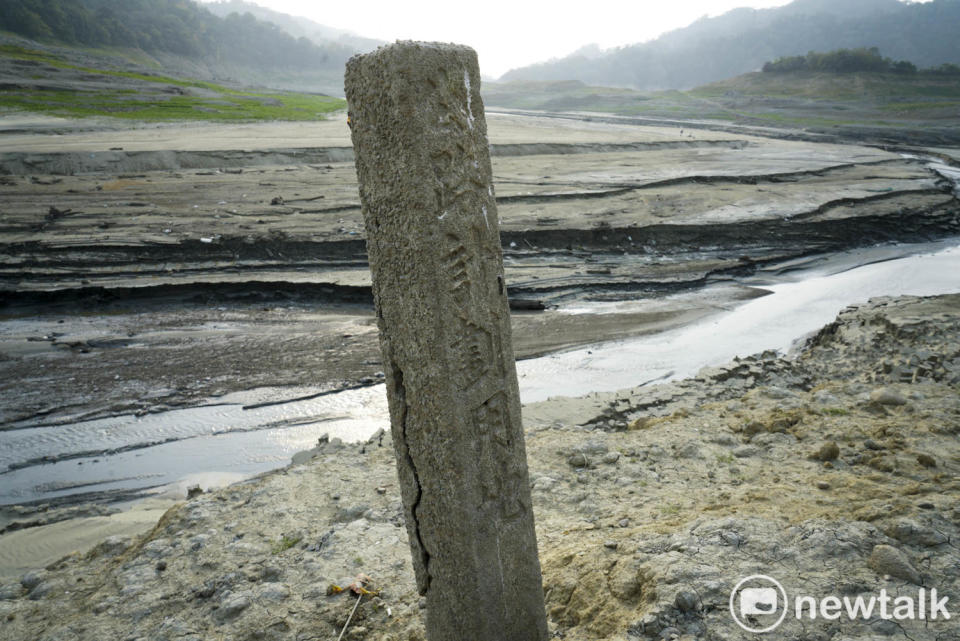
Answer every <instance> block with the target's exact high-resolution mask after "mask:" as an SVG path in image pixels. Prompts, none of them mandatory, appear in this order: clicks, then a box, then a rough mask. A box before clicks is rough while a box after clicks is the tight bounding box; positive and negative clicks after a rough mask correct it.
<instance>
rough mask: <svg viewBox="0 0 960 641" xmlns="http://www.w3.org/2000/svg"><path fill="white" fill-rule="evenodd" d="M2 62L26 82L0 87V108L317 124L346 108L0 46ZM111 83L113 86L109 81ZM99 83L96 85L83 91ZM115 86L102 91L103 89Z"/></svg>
mask: <svg viewBox="0 0 960 641" xmlns="http://www.w3.org/2000/svg"><path fill="white" fill-rule="evenodd" d="M0 58H2V59H6V60H5V61H4V62H5V63H7V64H13V65H15V66H16V67H17V68H18V70H22V73H24V75H25V76H26V78H29V81H27V79H26V78H25V80H24V82H23V84H22V86H18V87H10V88H7V87H5V88H0V108H5V109H12V110H18V111H19V110H24V111H34V112H43V113H49V114H52V115H58V116H68V117H71V116H72V117H84V116H108V117H113V118H128V119H135V120H148V121H170V120H226V121H246V120H250V121H252V120H317V119H319V118H323V117H324V115H325V114H328V113H330V112H333V111H338V110H340V109H343V108H345V107H346V102H345V101H344V100H341V99H337V98H331V97H330V96H323V95H317V94H302V93H294V92H276V93H267V92H251V91H240V90H236V89H231V88H229V87H225V86H223V85H218V84H215V83H211V82H204V81H199V80H188V79H181V78H172V77H169V76H163V75H157V74H149V73H139V72H133V71H122V70H116V69H98V68H93V67H88V66H82V65H77V64H73V63H71V62H69V61H68V60H65V59H64V58H62V57H60V56H57V55H54V54H51V53H47V52H44V51H38V50H35V49H28V48H25V47H21V46H17V45H0ZM61 71H65V72H68V75H71V76H74V77H77V78H79V79H80V80H81V82H78V83H76V87H77V88H76V89H73V88H71V89H69V90H66V89H62V88H61V89H57V88H50V87H45V86H44V81H46V80H49V81H50V82H51V83H54V84H53V85H51V86H53V87H56V86H58V85H57V83H58V82H59V83H60V84H61V85H62V84H63V83H62V82H60V81H61V80H62V79H63V76H64V74H63V73H60V72H61ZM112 80H116V81H117V82H115V83H111V81H112ZM91 83H97V85H96V87H95V88H94V87H87V86H85V85H90V84H91ZM110 84H115V85H116V87H115V88H114V87H109V88H105V86H104V85H108V86H109V85H110Z"/></svg>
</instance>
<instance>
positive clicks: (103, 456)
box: [0, 239, 960, 504]
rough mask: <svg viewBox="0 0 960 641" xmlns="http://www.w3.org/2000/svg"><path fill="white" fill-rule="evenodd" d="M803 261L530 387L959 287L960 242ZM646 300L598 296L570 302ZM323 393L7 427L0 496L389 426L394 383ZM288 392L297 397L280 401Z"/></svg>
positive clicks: (272, 451)
mask: <svg viewBox="0 0 960 641" xmlns="http://www.w3.org/2000/svg"><path fill="white" fill-rule="evenodd" d="M790 267H791V266H789V265H787V266H783V268H782V269H781V270H780V271H779V273H777V274H776V275H774V276H769V277H765V279H753V280H748V281H746V284H749V285H752V286H755V287H761V288H763V289H765V290H768V291H770V294H768V295H766V296H763V297H761V298H757V299H754V300H751V301H749V302H746V303H744V304H742V305H739V306H738V307H736V308H734V309H732V310H718V313H717V314H715V315H712V316H710V317H708V318H707V319H705V320H702V321H699V322H696V323H693V324H690V325H687V326H683V327H679V328H677V329H673V330H670V331H667V332H663V333H660V334H654V335H650V336H644V337H640V338H635V339H629V340H623V341H616V342H612V343H605V344H602V345H595V346H591V347H588V348H582V349H576V350H572V351H568V352H563V353H558V354H552V355H548V356H544V357H540V358H535V359H530V360H525V361H520V362H518V364H517V367H518V375H519V380H520V389H521V397H522V399H523V401H524V402H528V403H529V402H535V401H539V400H543V399H546V398H548V397H550V396H561V395H562V396H579V395H583V394H586V393H589V392H597V391H613V390H618V389H624V388H627V387H632V386H635V385H639V384H642V383H645V382H648V381H654V380H667V379H671V378H682V377H686V376H689V375H691V374H694V373H696V371H697V370H699V369H700V368H701V367H704V366H708V365H717V364H720V363H723V362H726V361H728V360H730V359H731V358H733V357H734V356H738V355H740V356H745V355H748V354H752V353H756V352H760V351H763V350H766V349H777V350H786V349H788V348H789V347H790V345H791V343H792V342H793V341H794V340H796V339H797V338H798V337H801V336H803V335H805V334H808V333H809V332H812V331H815V330H817V329H818V328H820V327H821V326H823V325H825V324H826V323H829V322H830V321H831V320H833V318H834V317H835V316H836V314H837V312H839V311H840V310H841V309H843V308H844V307H846V306H848V305H851V304H856V303H861V302H865V301H866V300H867V299H869V298H871V297H875V296H887V295H889V296H897V295H901V294H914V295H932V294H943V293H956V292H960V240H958V239H952V240H950V241H943V242H938V243H930V244H923V245H887V246H882V247H875V248H868V249H862V250H854V251H850V252H844V253H841V254H836V255H831V256H828V257H823V258H822V259H819V260H813V261H809V260H808V261H806V262H804V263H803V264H801V265H797V269H796V270H792V269H791V268H790ZM642 306H643V301H636V302H630V303H597V304H594V305H593V306H590V307H589V308H584V307H579V308H570V309H567V310H561V312H560V313H584V312H591V313H598V312H603V311H609V310H610V309H611V307H620V308H623V307H642ZM320 391H322V390H295V391H291V390H278V389H261V390H252V391H249V392H244V393H240V394H232V395H229V396H225V397H222V398H220V399H217V401H216V404H211V405H206V406H202V407H196V408H190V409H181V410H174V411H169V412H164V413H158V414H148V415H145V416H140V417H137V416H121V417H116V418H109V419H101V420H94V421H86V422H79V423H75V424H71V425H63V426H57V427H26V428H23V429H16V430H10V431H6V432H3V433H0V470H4V471H2V472H0V504H11V503H25V502H30V501H38V500H45V501H49V500H51V499H55V498H58V497H66V496H73V495H76V496H75V497H74V498H76V499H78V500H90V499H93V500H107V499H111V498H113V499H116V498H119V497H120V496H123V493H125V492H126V493H129V492H130V491H137V490H146V489H147V488H163V487H170V486H176V487H178V488H179V489H181V490H182V488H183V487H184V486H185V485H186V484H188V483H198V484H200V485H201V486H204V487H206V486H209V485H214V484H218V483H223V482H225V481H227V482H229V481H233V480H237V479H240V478H243V477H248V476H252V475H254V474H257V473H260V472H263V471H266V470H269V469H272V468H276V467H280V466H282V465H285V464H286V463H288V462H289V461H290V457H291V456H292V455H293V454H294V453H296V452H298V451H301V450H305V449H309V448H310V447H312V446H313V445H314V444H316V442H317V439H318V438H319V437H320V436H321V435H323V434H325V433H326V434H329V435H330V437H331V438H341V439H343V440H361V439H364V438H367V437H369V436H370V435H371V434H373V433H374V432H375V431H376V430H378V429H380V428H387V429H388V428H389V417H388V413H387V405H386V398H385V391H384V386H383V385H382V384H381V385H376V386H372V387H366V388H361V389H355V390H349V391H344V392H339V393H335V394H328V395H324V396H317V397H314V398H308V399H306V400H295V399H303V397H305V396H310V395H311V394H316V393H318V392H320ZM283 399H290V400H289V402H281V403H277V402H276V401H278V400H283ZM264 402H270V403H272V404H268V405H261V404H262V403H264ZM245 408H246V409H245ZM95 493H101V494H95Z"/></svg>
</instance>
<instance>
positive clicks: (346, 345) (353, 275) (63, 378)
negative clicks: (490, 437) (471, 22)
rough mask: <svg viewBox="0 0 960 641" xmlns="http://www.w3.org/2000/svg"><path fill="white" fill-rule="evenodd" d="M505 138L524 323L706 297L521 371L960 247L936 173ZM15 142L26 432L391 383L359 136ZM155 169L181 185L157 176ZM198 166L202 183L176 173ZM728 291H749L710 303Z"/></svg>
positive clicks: (640, 139) (886, 155) (120, 134)
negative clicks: (886, 247) (374, 320)
mask: <svg viewBox="0 0 960 641" xmlns="http://www.w3.org/2000/svg"><path fill="white" fill-rule="evenodd" d="M490 123H491V124H490V131H491V141H492V143H493V145H494V171H495V175H496V180H497V187H496V188H497V197H498V201H499V205H500V207H499V208H500V211H501V216H502V218H503V222H502V229H503V244H504V249H505V252H506V262H507V279H508V287H509V291H510V295H511V298H512V299H514V301H515V306H516V307H517V308H518V309H519V308H530V307H532V308H539V307H550V306H553V305H558V306H561V307H562V306H563V305H565V304H570V303H572V302H578V301H583V300H623V299H636V298H640V297H650V296H663V295H666V294H676V293H689V294H690V295H689V296H688V297H687V298H686V299H685V300H684V301H683V303H682V304H677V305H673V306H667V307H666V308H664V307H660V308H659V309H658V311H656V312H655V313H650V314H644V313H639V314H638V313H631V314H627V315H620V316H618V315H614V316H605V317H604V318H603V319H602V321H601V322H596V323H592V322H590V321H589V319H578V321H579V322H576V321H575V322H573V323H571V319H570V318H569V317H568V316H567V317H564V316H562V315H558V314H557V313H555V312H556V310H554V311H550V310H548V311H546V312H544V313H539V314H534V313H532V312H518V314H517V317H516V325H517V327H516V334H517V336H518V341H517V342H518V347H519V349H518V351H519V352H520V354H521V355H533V354H540V353H544V352H546V351H550V350H551V349H557V348H561V347H570V346H575V345H583V344H589V343H591V342H596V341H599V340H604V339H608V338H617V337H622V336H625V335H630V334H636V333H643V332H645V331H650V330H651V329H661V328H663V327H665V326H666V325H667V324H669V323H682V322H688V321H690V320H694V319H696V318H700V317H702V315H703V314H705V313H708V312H710V311H711V310H712V309H714V308H715V306H716V305H718V304H719V305H725V304H728V303H731V302H735V301H736V300H738V299H739V300H743V299H749V298H751V297H754V296H756V295H758V294H760V293H762V292H758V291H755V290H752V289H750V288H748V287H741V286H739V285H737V282H736V279H738V278H741V277H743V276H748V275H751V274H756V273H757V272H758V271H759V272H763V270H765V269H776V268H774V267H771V266H774V265H777V264H782V263H783V261H790V260H795V259H797V258H798V257H804V256H809V255H811V254H816V253H823V252H831V251H837V250H841V249H844V248H848V247H851V246H864V245H868V244H872V243H878V242H885V241H922V240H929V239H934V238H938V237H944V236H947V235H951V234H955V233H956V232H957V230H958V229H960V221H958V210H957V200H956V198H955V196H954V194H953V193H952V191H951V184H950V183H949V182H948V181H946V180H945V179H943V178H942V177H941V176H940V175H939V174H937V173H936V172H934V171H932V170H931V169H930V168H929V167H928V166H927V165H928V163H927V161H925V160H924V159H922V158H917V157H904V156H902V155H900V154H898V153H891V152H887V151H882V150H878V149H873V148H867V147H858V146H852V145H834V144H819V143H811V142H796V141H783V140H774V139H769V138H759V137H752V136H744V135H738V134H729V133H724V132H713V131H701V130H696V129H685V130H684V131H683V134H682V135H681V133H680V130H679V129H672V128H662V127H644V126H635V125H626V124H611V123H597V122H583V121H576V120H558V119H551V118H543V117H531V116H518V115H498V114H492V115H491V118H490ZM15 124H16V126H11V130H13V131H15V132H18V133H6V134H2V135H0V148H2V150H3V152H2V154H0V171H4V172H5V173H6V174H7V175H4V176H0V196H2V199H3V219H2V220H3V222H2V224H0V247H2V251H0V304H2V305H3V307H2V313H3V314H4V318H5V320H4V322H3V324H2V326H0V341H2V347H0V353H2V354H3V356H2V360H0V370H2V371H3V374H4V376H3V383H2V384H0V389H2V392H3V399H4V400H3V402H2V407H0V416H2V417H3V420H4V422H5V423H6V424H7V425H11V424H17V425H24V424H26V423H25V422H27V423H28V422H30V421H33V422H34V423H36V424H46V423H56V422H62V421H64V420H75V419H76V418H77V417H90V416H100V415H105V414H110V413H121V412H129V411H157V410H162V409H165V408H170V407H177V406H182V405H183V404H192V403H197V402H200V401H201V400H203V399H207V398H210V397H215V396H217V395H221V394H224V393H228V392H231V391H237V390H243V389H251V388H255V387H263V386H269V385H273V386H286V385H312V386H321V387H323V386H326V387H337V386H343V385H349V384H356V383H357V382H359V381H362V380H365V379H373V378H374V377H375V376H376V374H377V372H378V371H379V369H380V365H379V362H378V356H377V354H376V344H375V340H374V338H375V337H374V332H373V330H372V326H371V324H370V308H369V277H368V275H367V266H366V256H365V249H364V234H363V229H362V225H361V218H360V211H359V203H358V200H357V196H356V184H355V176H354V171H353V166H352V163H351V162H348V161H335V160H329V159H328V161H323V160H319V158H320V157H322V156H323V154H327V156H328V157H329V156H330V155H331V154H333V155H336V154H341V155H343V154H347V153H348V152H349V148H348V147H347V144H348V143H347V136H348V130H347V127H346V124H345V122H344V120H343V119H337V120H331V121H325V122H320V123H307V124H299V123H296V124H285V123H266V124H260V125H205V126H199V125H197V126H194V125H189V126H185V127H177V128H175V127H170V126H152V127H141V128H135V129H129V130H119V131H118V130H109V131H94V132H91V131H84V130H83V129H84V127H85V125H82V123H81V125H77V124H76V123H71V122H70V121H64V122H63V123H61V124H60V125H59V128H58V129H57V131H58V133H57V134H51V133H49V131H50V129H51V127H52V124H51V123H50V121H49V119H40V120H37V121H36V122H33V121H30V120H29V119H27V120H26V121H24V120H23V119H21V120H20V121H18V122H17V123H15ZM71 127H73V129H72V128H71ZM337 150H339V151H337ZM498 150H499V151H498ZM334 152H335V153H334ZM142 154H147V155H148V156H147V157H149V158H152V160H150V163H159V164H160V167H161V168H157V167H153V166H152V165H151V166H141V165H139V164H137V163H140V162H141V161H142V160H143V158H144V156H141V155H142ZM91 157H93V158H92V160H91ZM187 157H189V158H193V159H194V164H198V163H199V164H203V165H204V166H203V167H202V168H192V169H183V168H179V169H178V168H176V167H175V166H171V167H167V168H162V167H163V163H173V165H176V166H179V165H178V164H177V163H179V164H183V163H184V159H185V158H187ZM84 158H85V159H86V160H82V159H84ZM311 159H313V160H319V161H318V162H311V161H310V160H311ZM87 161H91V162H93V164H94V165H96V166H95V167H93V168H91V167H90V166H88V165H87V164H85V163H87ZM108 161H109V162H108ZM104 162H105V163H106V165H107V166H108V167H109V168H107V167H106V166H101V165H102V164H103V163H104ZM98 163H99V164H98ZM187 164H189V163H187ZM148 165H149V163H148ZM30 167H34V169H33V170H29V168H30ZM44 172H47V173H44ZM49 172H55V173H49ZM718 282H719V283H724V282H726V283H727V284H729V285H730V286H729V287H726V288H723V289H722V290H705V289H704V286H706V285H709V284H714V283H718ZM721 299H722V300H721ZM281 328H282V329H281ZM318 329H319V331H317V330H318ZM545 337H546V338H545Z"/></svg>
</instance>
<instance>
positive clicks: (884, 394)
mask: <svg viewBox="0 0 960 641" xmlns="http://www.w3.org/2000/svg"><path fill="white" fill-rule="evenodd" d="M870 400H871V401H873V402H874V403H879V404H880V405H906V404H907V398H906V397H905V396H904V395H903V394H901V393H900V392H898V391H897V390H895V389H892V388H890V387H880V388H878V389H875V390H873V391H872V392H870Z"/></svg>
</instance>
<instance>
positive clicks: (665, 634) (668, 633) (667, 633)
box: [660, 627, 680, 641]
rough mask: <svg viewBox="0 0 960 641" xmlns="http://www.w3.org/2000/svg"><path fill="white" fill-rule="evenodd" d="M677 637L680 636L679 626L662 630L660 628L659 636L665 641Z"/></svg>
mask: <svg viewBox="0 0 960 641" xmlns="http://www.w3.org/2000/svg"><path fill="white" fill-rule="evenodd" d="M679 637H680V629H679V628H674V627H669V628H664V629H663V630H660V638H661V639H665V640H666V641H670V639H676V638H679Z"/></svg>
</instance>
